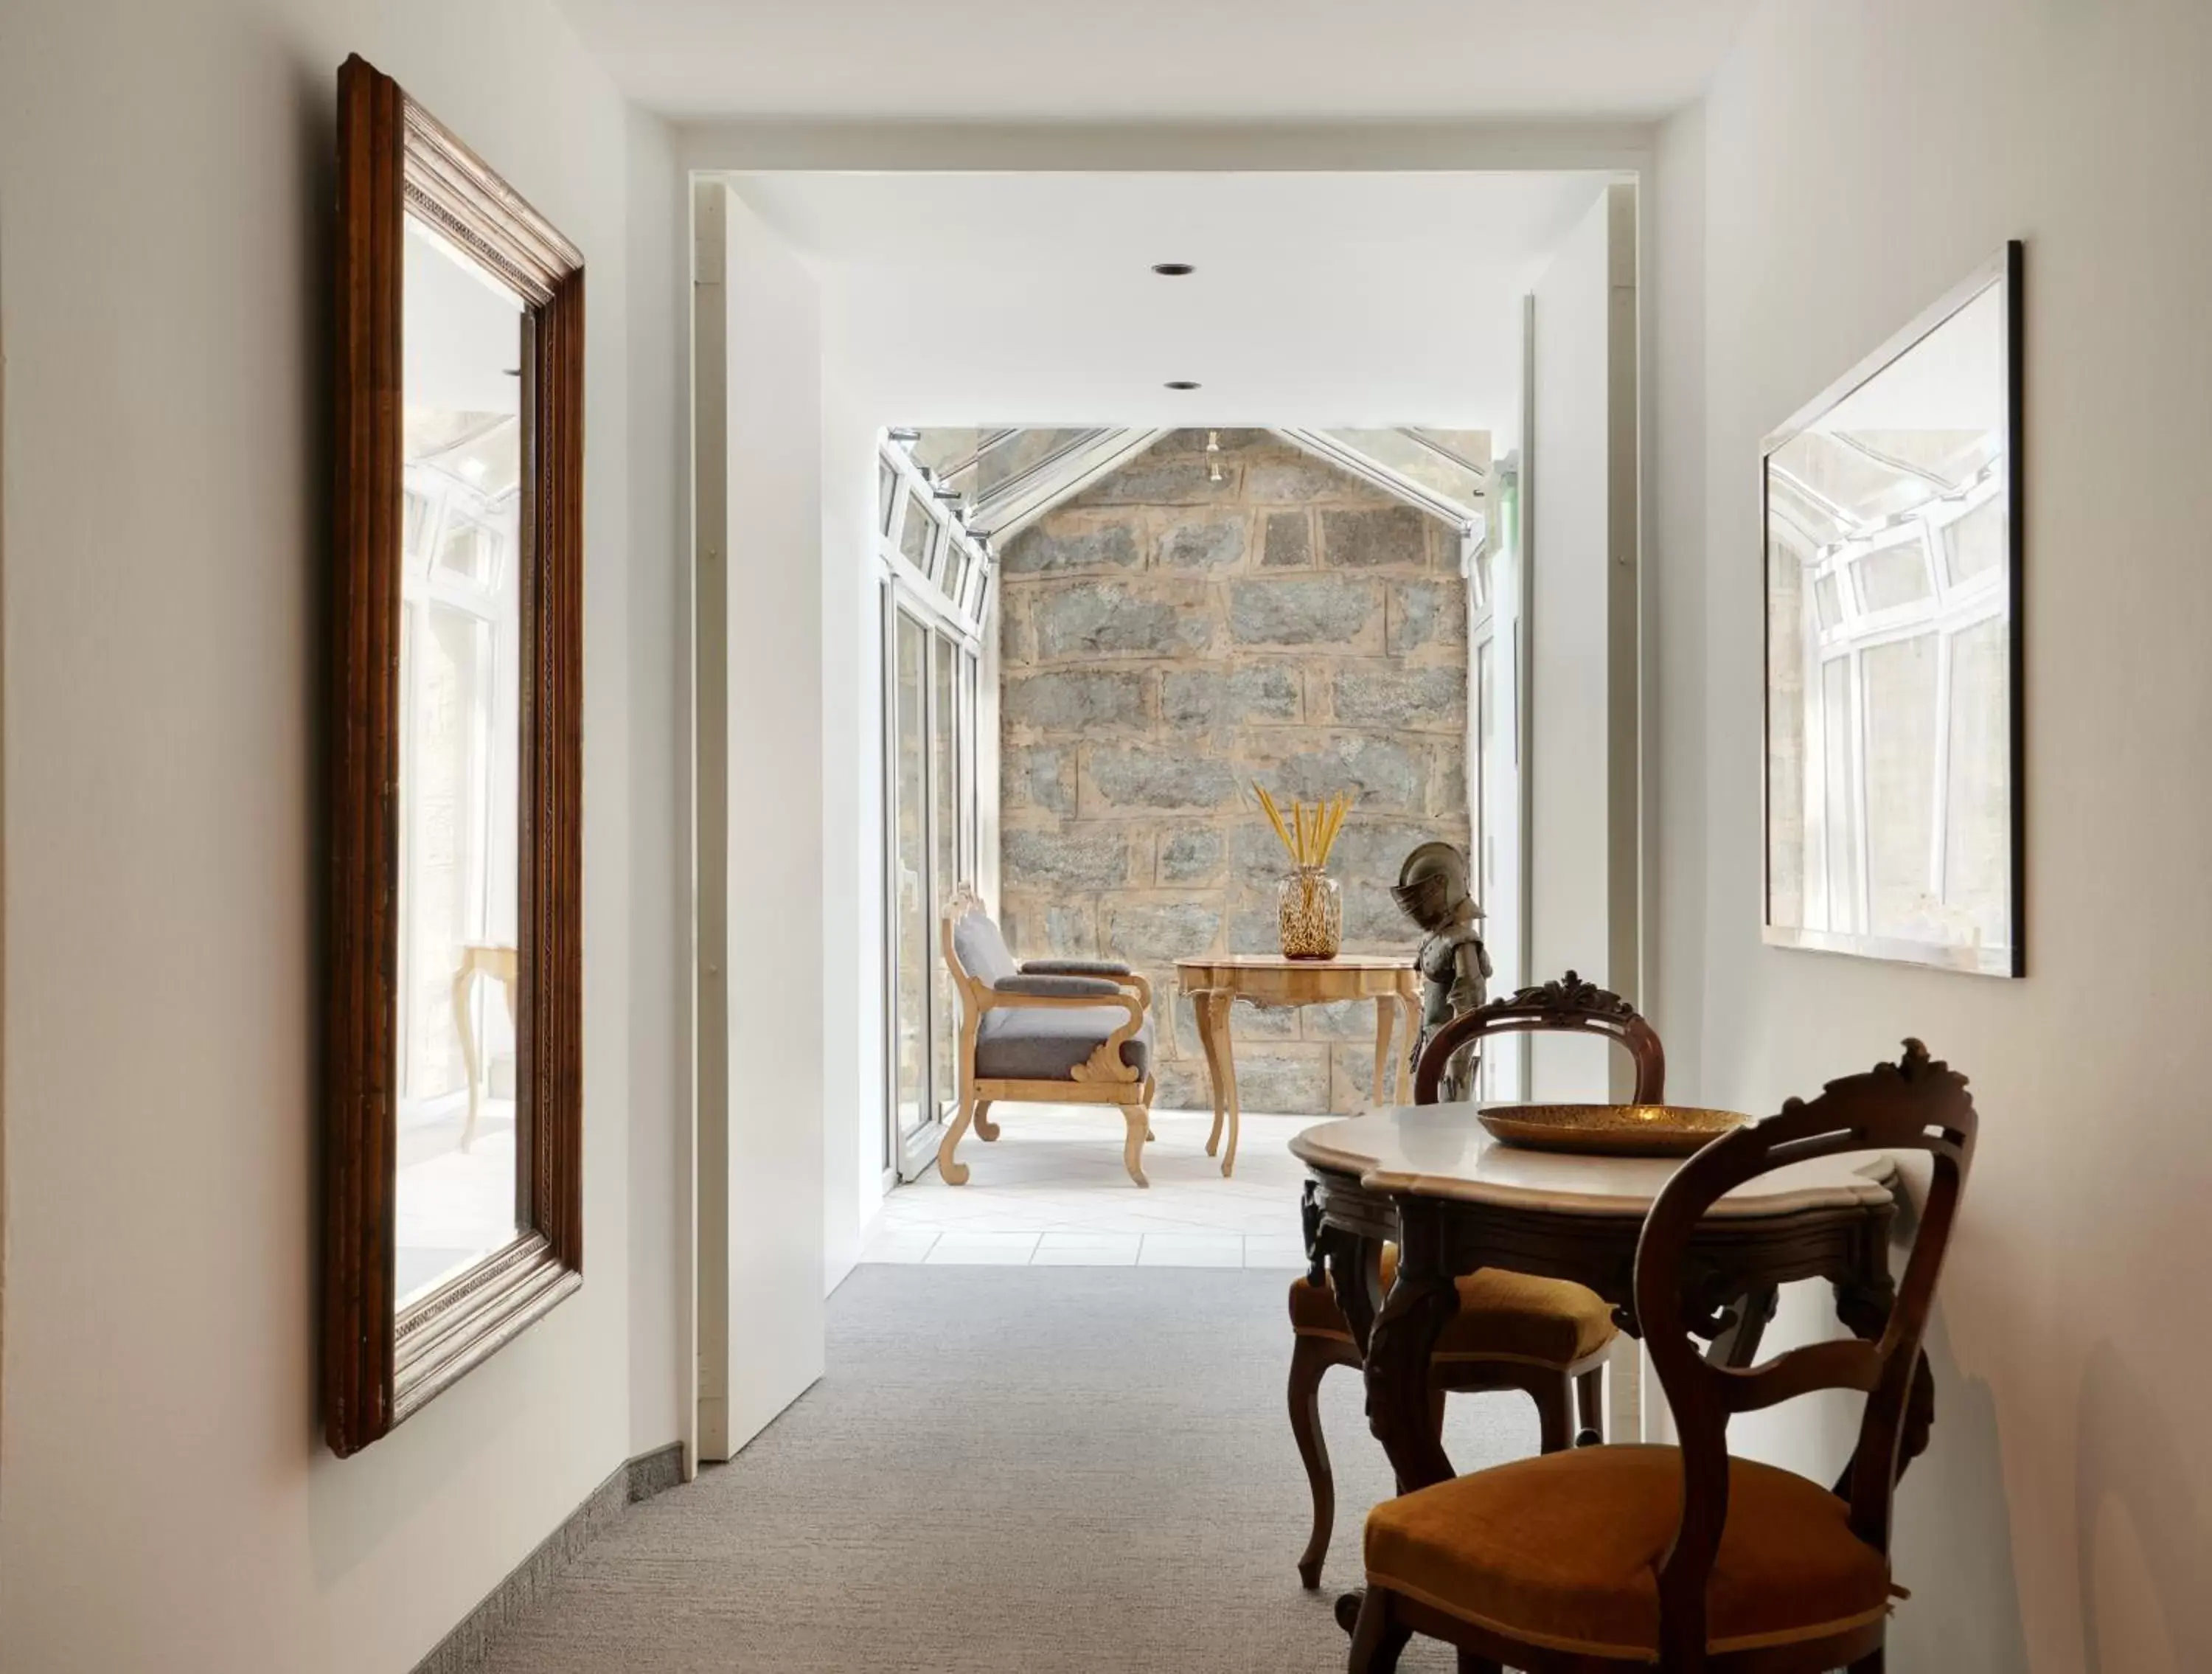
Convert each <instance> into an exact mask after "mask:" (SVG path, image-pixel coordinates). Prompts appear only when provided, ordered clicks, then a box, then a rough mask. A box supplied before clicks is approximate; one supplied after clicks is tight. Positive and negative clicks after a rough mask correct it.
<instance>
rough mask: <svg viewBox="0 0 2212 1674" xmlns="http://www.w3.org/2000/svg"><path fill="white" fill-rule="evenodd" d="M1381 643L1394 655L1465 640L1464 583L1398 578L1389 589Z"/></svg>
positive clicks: (1465, 599) (1465, 600) (1465, 601)
mask: <svg viewBox="0 0 2212 1674" xmlns="http://www.w3.org/2000/svg"><path fill="white" fill-rule="evenodd" d="M1388 611H1389V626H1388V629H1387V630H1386V633H1385V645H1386V647H1387V648H1388V649H1389V653H1390V654H1391V655H1392V656H1394V657H1402V656H1407V655H1409V654H1412V653H1413V652H1415V651H1421V650H1425V649H1427V648H1430V647H1431V646H1445V645H1464V644H1466V643H1467V584H1466V583H1465V582H1463V581H1400V582H1395V583H1394V584H1392V586H1391V587H1390V589H1389V606H1388Z"/></svg>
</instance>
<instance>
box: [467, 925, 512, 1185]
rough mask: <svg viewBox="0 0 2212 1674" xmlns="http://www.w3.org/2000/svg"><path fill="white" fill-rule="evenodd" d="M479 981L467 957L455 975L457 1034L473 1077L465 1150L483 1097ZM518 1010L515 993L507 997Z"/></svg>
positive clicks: (510, 1004) (470, 1086) (470, 1089)
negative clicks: (475, 993)
mask: <svg viewBox="0 0 2212 1674" xmlns="http://www.w3.org/2000/svg"><path fill="white" fill-rule="evenodd" d="M476 979H477V967H476V964H475V962H474V961H473V960H472V959H469V958H468V957H467V956H466V955H463V957H462V960H461V968H460V969H459V971H455V972H454V973H453V1032H454V1033H455V1034H456V1035H458V1036H459V1038H460V1045H461V1068H462V1070H463V1071H464V1072H465V1074H467V1076H468V1078H469V1117H468V1120H467V1121H466V1122H465V1123H462V1124H461V1149H462V1150H464V1151H465V1150H467V1149H468V1148H469V1145H470V1143H471V1141H473V1140H474V1139H475V1138H476V1136H477V1111H478V1109H480V1108H481V1105H482V1100H483V1074H482V1070H483V1066H482V1065H480V1064H479V1063H478V1062H477V1031H476V1020H475V1018H473V1017H472V1016H471V1014H470V1006H469V989H470V987H471V984H473V983H475V981H476ZM513 1008H514V997H513V993H512V991H510V992H509V994H508V995H507V1009H508V1011H509V1013H510V1014H511V1013H512V1012H513Z"/></svg>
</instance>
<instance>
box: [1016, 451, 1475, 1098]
mask: <svg viewBox="0 0 2212 1674" xmlns="http://www.w3.org/2000/svg"><path fill="white" fill-rule="evenodd" d="M1221 445H1222V450H1223V451H1222V454H1221V456H1220V458H1221V463H1222V466H1223V474H1224V477H1225V481H1223V482H1221V483H1218V484H1216V483H1212V482H1209V481H1208V480H1207V474H1206V456H1205V454H1204V451H1203V450H1204V448H1205V446H1206V433H1205V432H1204V431H1202V430H1184V431H1178V432H1176V433H1175V434H1174V435H1170V436H1168V437H1166V438H1164V440H1163V441H1161V442H1160V443H1159V444H1158V446H1157V447H1153V448H1152V449H1151V450H1150V451H1148V452H1147V453H1146V454H1144V455H1142V456H1141V457H1140V458H1139V459H1137V460H1133V461H1131V462H1130V463H1128V464H1127V465H1126V466H1122V467H1121V469H1120V470H1119V471H1117V472H1115V474H1113V475H1112V476H1110V477H1109V478H1104V479H1103V480H1102V481H1100V482H1099V483H1097V484H1094V485H1093V486H1091V488H1090V489H1088V490H1085V492H1084V493H1082V494H1081V495H1079V496H1077V497H1076V498H1074V499H1073V500H1071V501H1069V502H1067V503H1066V504H1065V505H1063V506H1061V507H1060V508H1056V509H1055V510H1054V511H1053V512H1052V513H1050V514H1048V515H1047V516H1046V517H1045V518H1043V519H1042V520H1040V521H1039V522H1037V523H1036V524H1035V525H1032V526H1031V527H1030V528H1028V529H1026V530H1024V532H1023V533H1021V534H1019V535H1018V536H1017V537H1016V538H1015V539H1013V540H1012V541H1010V542H1009V543H1007V545H1006V548H1005V551H1004V552H1003V554H1002V568H1001V572H1000V574H1001V593H1000V600H1001V606H1000V608H1001V623H1000V632H1001V652H1002V659H1001V667H1002V671H1003V673H1002V678H1003V680H1004V688H1003V700H1002V709H1001V719H1000V729H1001V746H1002V752H1001V758H1000V765H1001V782H1002V795H1003V814H1002V821H1003V824H1002V832H1001V843H1000V868H1001V871H1000V880H1001V891H1002V894H1003V898H1004V912H1005V918H1006V931H1007V937H1008V940H1010V942H1011V943H1012V946H1013V948H1014V951H1015V952H1016V953H1017V954H1018V955H1020V956H1022V957H1024V958H1030V959H1036V958H1042V957H1045V956H1047V955H1054V954H1056V955H1060V956H1064V957H1080V958H1109V959H1127V960H1128V961H1129V963H1130V964H1132V965H1135V966H1136V967H1137V968H1138V969H1139V970H1141V971H1145V972H1146V974H1147V975H1148V976H1150V977H1151V978H1152V983H1153V988H1154V995H1155V1001H1154V1016H1153V1030H1154V1033H1155V1036H1156V1038H1157V1039H1158V1044H1159V1048H1160V1056H1161V1058H1162V1060H1163V1062H1162V1063H1161V1065H1160V1068H1159V1071H1158V1077H1159V1084H1160V1085H1159V1095H1158V1096H1159V1102H1160V1103H1161V1104H1162V1105H1165V1106H1168V1107H1170V1108H1188V1109H1202V1108H1206V1107H1207V1106H1208V1105H1210V1102H1211V1100H1210V1098H1209V1095H1208V1093H1207V1091H1206V1068H1205V1061H1204V1056H1203V1054H1202V1052H1201V1050H1200V1045H1199V1041H1198V1032H1197V1028H1196V1026H1195V1023H1194V1020H1193V1017H1192V1014H1191V1009H1190V1007H1189V1006H1188V1004H1185V1003H1183V1002H1182V1001H1178V1000H1177V999H1176V997H1175V971H1174V961H1175V959H1177V958H1178V957H1183V956H1188V955H1193V954H1199V953H1209V952H1212V953H1220V952H1227V953H1273V952H1275V951H1276V950H1277V946H1278V944H1277V940H1276V919H1275V887H1276V884H1277V881H1278V880H1279V879H1280V877H1281V876H1282V874H1283V873H1284V872H1285V870H1286V869H1287V866H1288V862H1287V861H1285V857H1284V855H1283V853H1282V849H1281V845H1280V844H1279V843H1277V841H1276V840H1275V837H1274V834H1273V831H1272V830H1271V829H1270V828H1269V827H1268V825H1267V819H1266V816H1265V815H1264V814H1262V813H1261V812H1260V810H1259V808H1258V807H1257V806H1256V805H1255V803H1254V802H1253V800H1252V799H1251V797H1250V795H1249V786H1250V785H1251V784H1252V783H1253V782H1255V781H1256V782H1260V783H1262V784H1265V785H1266V786H1267V788H1268V789H1269V790H1270V791H1271V792H1272V793H1273V794H1274V795H1275V796H1276V797H1278V798H1279V800H1281V801H1282V802H1283V803H1284V804H1285V806H1287V805H1288V803H1289V801H1290V799H1291V798H1292V797H1294V796H1296V797H1300V798H1303V799H1304V800H1308V801H1312V800H1316V799H1319V798H1322V797H1325V796H1328V795H1330V794H1334V793H1335V792H1337V791H1340V790H1352V791H1356V792H1357V793H1358V799H1359V800H1358V807H1357V809H1356V810H1355V811H1354V813H1352V818H1351V819H1350V820H1349V821H1348V822H1347V823H1346V827H1345V831H1344V833H1343V835H1342V836H1341V837H1340V838H1339V839H1338V841H1337V845H1336V850H1335V854H1334V856H1333V857H1332V859H1331V861H1330V866H1329V870H1330V871H1331V873H1332V874H1334V875H1335V876H1336V877H1337V878H1338V879H1339V880H1340V881H1341V882H1342V884H1343V887H1344V908H1345V910H1344V916H1345V947H1346V949H1347V950H1348V951H1365V952H1381V951H1405V952H1409V953H1410V952H1411V951H1412V949H1413V947H1415V946H1416V945H1417V943H1418V940H1419V937H1418V935H1417V934H1415V933H1414V932H1413V929H1412V927H1411V926H1410V925H1408V924H1407V922H1406V921H1405V919H1404V918H1403V916H1401V914H1400V913H1399V911H1398V909H1397V906H1396V904H1395V903H1394V902H1393V901H1392V900H1391V898H1390V896H1389V886H1390V885H1391V884H1392V883H1393V882H1395V880H1396V876H1397V869H1398V866H1399V863H1400V861H1401V860H1402V859H1403V858H1404V856H1405V855H1406V853H1407V850H1409V849H1412V848H1413V846H1414V845H1415V844H1416V843H1422V842H1425V841H1426V840H1427V839H1429V838H1431V837H1443V838H1447V839H1449V840H1450V841H1452V842H1455V843H1460V844H1462V845H1464V844H1465V843H1467V841H1468V808H1467V785H1466V770H1465V763H1466V759H1467V610H1466V590H1465V586H1464V584H1463V583H1462V581H1461V580H1460V576H1459V539H1458V535H1457V533H1456V532H1455V530H1454V529H1452V528H1451V527H1449V526H1448V525H1446V524H1444V523H1443V522H1441V521H1439V520H1436V519H1433V518H1431V517H1429V516H1427V515H1425V514H1423V513H1421V512H1419V511H1417V510H1415V509H1414V508H1411V507H1409V506H1407V505H1405V504H1404V503H1402V502H1399V501H1396V500H1395V499H1393V498H1391V497H1389V496H1386V495H1384V494H1383V493H1382V492H1381V491H1380V490H1376V489H1373V488H1370V487H1369V486H1368V485H1367V484H1364V483H1363V482H1361V481H1360V480H1359V479H1358V478H1354V477H1352V476H1351V475H1349V474H1347V473H1346V472H1341V471H1339V470H1337V469H1336V468H1335V467H1334V466H1329V465H1328V464H1325V463H1323V462H1322V461H1321V460H1317V459H1316V458H1314V457H1312V456H1311V455H1310V454H1304V453H1303V452H1301V451H1299V450H1298V449H1297V448H1295V447H1291V446H1290V445H1289V444H1288V443H1286V442H1283V441H1278V440H1277V439H1275V438H1274V437H1273V436H1272V435H1269V434H1268V433H1267V432H1266V431H1230V430H1225V431H1223V432H1222V433H1221ZM1235 1032H1236V1038H1237V1079H1238V1083H1239V1087H1240V1088H1241V1090H1242V1093H1243V1105H1244V1107H1245V1108H1246V1109H1248V1110H1254V1111H1284V1112H1292V1113H1317V1112H1321V1111H1328V1110H1332V1109H1334V1110H1344V1109H1347V1108H1352V1107H1355V1106H1357V1105H1360V1104H1363V1103H1364V1102H1365V1100H1366V1098H1367V1090H1368V1087H1369V1083H1370V1076H1371V1074H1372V1073H1373V1068H1374V1043H1375V1022H1374V1007H1373V1006H1372V1004H1371V1003H1369V1002H1360V1003H1356V1004H1346V1005H1343V1006H1339V1007H1327V1008H1323V1007H1312V1008H1310V1009H1308V1010H1306V1011H1304V1012H1302V1013H1294V1012H1288V1011H1278V1012H1260V1011H1257V1010H1255V1009H1254V1008H1253V1007H1249V1006H1244V1005H1239V1006H1238V1007H1237V1008H1236V1014H1235Z"/></svg>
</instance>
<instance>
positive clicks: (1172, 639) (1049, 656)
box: [1029, 581, 1213, 662]
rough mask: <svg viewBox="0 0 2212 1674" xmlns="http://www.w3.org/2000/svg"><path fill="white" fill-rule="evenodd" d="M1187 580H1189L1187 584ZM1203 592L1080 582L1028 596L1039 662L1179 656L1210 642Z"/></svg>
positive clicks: (1193, 651)
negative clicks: (1034, 625) (1071, 659)
mask: <svg viewBox="0 0 2212 1674" xmlns="http://www.w3.org/2000/svg"><path fill="white" fill-rule="evenodd" d="M1186 585H1188V584H1186ZM1029 608H1030V618H1031V619H1032V620H1033V622H1034V623H1035V624H1036V654H1037V657H1038V659H1039V660H1041V661H1044V662H1059V661H1062V660H1066V659H1068V658H1078V657H1079V658H1085V659H1089V658H1093V657H1132V656H1133V657H1183V656H1190V655H1193V654H1196V653H1199V652H1202V651H1205V650H1206V649H1207V648H1209V647H1210V646H1211V645H1212V642H1213V621H1212V615H1211V613H1210V612H1208V611H1207V610H1206V600H1205V598H1204V596H1203V594H1194V593H1192V592H1188V591H1181V590H1175V589H1164V588H1162V587H1159V586H1158V585H1154V586H1152V587H1144V588H1141V589H1139V588H1134V587H1125V586H1121V585H1120V584H1117V583H1115V582H1110V581H1081V582H1077V583H1074V584H1073V585H1071V586H1067V587H1053V588H1050V589H1040V590H1038V591H1037V592H1036V593H1035V594H1032V596H1031V597H1030V601H1029Z"/></svg>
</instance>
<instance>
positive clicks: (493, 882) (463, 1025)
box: [394, 216, 524, 1304]
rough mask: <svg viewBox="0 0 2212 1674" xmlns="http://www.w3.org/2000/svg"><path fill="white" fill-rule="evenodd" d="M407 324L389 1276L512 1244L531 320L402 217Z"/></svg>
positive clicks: (497, 287) (469, 1260)
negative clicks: (526, 386)
mask: <svg viewBox="0 0 2212 1674" xmlns="http://www.w3.org/2000/svg"><path fill="white" fill-rule="evenodd" d="M406 233H407V236H406V243H405V251H406V256H405V286H404V311H403V338H404V360H403V378H404V385H403V393H402V402H403V406H404V418H403V429H404V511H403V515H402V519H401V541H402V545H403V546H404V565H403V575H404V581H403V582H402V588H401V611H402V616H403V628H402V633H401V640H400V676H399V680H400V749H399V805H400V831H401V835H400V854H399V922H400V931H399V970H400V980H399V984H398V987H399V1037H398V1038H399V1042H400V1045H399V1058H400V1062H399V1063H398V1066H397V1069H398V1128H399V1134H398V1141H399V1148H398V1166H399V1175H398V1184H397V1205H398V1212H397V1219H398V1234H397V1239H396V1242H397V1246H398V1247H397V1269H398V1270H397V1274H396V1284H395V1287H394V1288H395V1294H396V1296H397V1298H398V1300H399V1302H401V1303H403V1304H404V1303H405V1302H407V1301H409V1300H412V1299H413V1298H414V1297H416V1296H418V1295H420V1294H422V1293H423V1292H424V1291H426V1290H428V1288H430V1287H433V1286H435V1285H436V1284H438V1283H440V1282H441V1281H444V1280H445V1279H447V1278H449V1277H451V1276H453V1275H454V1274H455V1273H457V1272H459V1271H460V1270H462V1269H465V1268H467V1267H469V1266H471V1265H473V1264H474V1263H476V1262H477V1261H479V1260H481V1259H482V1258H483V1257H484V1256H486V1255H488V1254H489V1253H490V1252H491V1251H495V1250H497V1249H498V1248H500V1247H501V1246H502V1245H505V1244H507V1242H508V1241H509V1240H510V1239H513V1237H514V1235H515V1229H516V1219H517V1216H516V1209H517V1202H516V1181H515V1152H514V1145H515V1123H514V1115H515V1085H514V1083H515V1062H514V1026H513V1015H512V1007H513V995H512V993H511V991H510V990H509V989H508V988H507V985H506V984H505V983H502V982H501V981H500V980H499V979H498V973H499V971H501V969H503V968H504V969H511V968H512V966H511V963H507V964H503V962H502V955H503V954H504V953H505V951H506V950H509V949H512V948H513V947H514V946H515V941H516V936H517V930H518V918H519V915H520V880H519V874H518V867H519V861H520V810H519V807H518V801H517V798H518V794H519V787H520V746H521V718H520V701H521V682H520V658H521V645H520V634H521V611H520V555H519V551H518V545H519V538H520V511H521V493H522V481H521V477H522V433H521V423H522V421H521V376H520V368H521V365H522V359H523V356H522V350H523V347H524V342H523V327H524V316H523V310H522V305H521V302H520V299H518V298H517V297H516V296H515V295H513V293H512V292H510V291H508V290H507V289H505V288H504V287H503V286H501V284H499V283H497V282H496V281H495V280H494V279H493V278H492V277H490V276H489V274H488V273H487V272H486V271H484V270H483V269H482V268H480V267H479V266H477V265H476V264H475V263H474V262H473V261H471V260H470V259H468V258H466V257H465V256H463V255H462V254H461V253H459V251H458V250H457V249H455V248H454V247H453V246H452V245H450V244H448V243H447V242H446V241H445V240H443V239H441V237H439V236H438V235H437V234H435V232H433V231H431V230H430V229H429V228H427V227H425V226H423V225H422V223H421V222H417V221H416V220H415V219H413V218H412V217H411V216H410V218H409V220H408V222H407V228H406Z"/></svg>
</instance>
